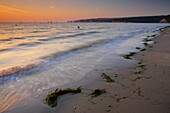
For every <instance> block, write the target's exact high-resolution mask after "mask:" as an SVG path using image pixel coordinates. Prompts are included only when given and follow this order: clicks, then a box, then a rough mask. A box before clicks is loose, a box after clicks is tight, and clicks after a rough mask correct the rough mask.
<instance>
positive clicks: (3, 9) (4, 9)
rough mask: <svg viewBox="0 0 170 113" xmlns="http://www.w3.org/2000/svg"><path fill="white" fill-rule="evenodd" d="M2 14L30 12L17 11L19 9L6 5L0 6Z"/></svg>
mask: <svg viewBox="0 0 170 113" xmlns="http://www.w3.org/2000/svg"><path fill="white" fill-rule="evenodd" d="M0 12H4V13H20V14H22V13H28V11H25V10H21V9H17V8H12V7H8V6H4V5H0Z"/></svg>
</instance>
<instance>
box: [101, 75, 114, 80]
mask: <svg viewBox="0 0 170 113" xmlns="http://www.w3.org/2000/svg"><path fill="white" fill-rule="evenodd" d="M101 76H102V77H103V79H105V80H106V82H115V81H114V80H113V79H111V78H110V76H108V75H107V74H106V73H102V75H101Z"/></svg>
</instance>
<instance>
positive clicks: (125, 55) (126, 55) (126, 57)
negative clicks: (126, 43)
mask: <svg viewBox="0 0 170 113" xmlns="http://www.w3.org/2000/svg"><path fill="white" fill-rule="evenodd" d="M135 54H136V52H130V53H129V54H124V55H123V57H124V58H125V59H131V58H130V57H131V56H133V55H135Z"/></svg>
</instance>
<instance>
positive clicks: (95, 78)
mask: <svg viewBox="0 0 170 113" xmlns="http://www.w3.org/2000/svg"><path fill="white" fill-rule="evenodd" d="M168 36H170V28H166V29H165V30H164V31H161V35H160V36H158V37H156V38H155V39H154V40H155V42H156V43H155V44H153V45H148V46H146V50H145V51H141V52H138V53H137V54H135V55H134V56H132V59H133V60H128V59H124V58H123V57H116V58H117V59H115V57H114V59H113V58H112V57H111V56H109V57H108V58H106V59H105V60H104V61H102V62H101V63H100V64H99V65H97V66H96V67H95V69H94V70H93V71H91V72H90V73H88V74H87V76H86V77H84V78H83V79H81V80H80V81H77V82H76V83H69V84H65V85H64V86H62V87H79V86H81V87H82V94H77V95H64V96H62V97H61V98H60V99H59V100H58V106H57V107H55V108H53V109H51V108H49V107H48V106H45V105H42V102H38V101H33V103H30V104H29V105H28V106H24V107H22V108H19V109H15V110H13V113H15V112H16V113H22V112H23V111H24V112H26V113H27V112H37V113H46V112H50V113H53V112H54V113H55V112H57V113H95V112H96V113H105V112H111V113H113V112H119V113H123V112H130V113H136V112H139V113H140V112H141V113H143V112H144V113H165V112H166V113H168V112H169V111H170V107H169V101H168V100H170V88H169V87H168V86H169V85H170V83H169V82H168V80H169V78H170V77H168V74H169V73H170V71H168V70H169V69H170V62H168V61H170V54H169V53H170V49H168V46H169V45H170V41H169V40H168ZM117 60H122V62H120V63H119V66H118V67H119V68H117V69H115V68H114V67H113V66H114V65H113V64H114V63H116V62H117ZM125 64H126V65H125ZM113 69H114V70H113ZM102 73H106V74H107V75H109V76H110V77H111V78H112V79H113V80H114V81H115V82H114V83H108V82H106V81H105V80H103V78H102V77H101V74H102ZM96 88H100V89H105V90H106V94H102V95H100V96H98V97H96V98H91V97H90V96H89V94H90V92H92V91H93V90H94V89H96ZM40 98H42V100H43V98H44V95H42V96H41V97H40Z"/></svg>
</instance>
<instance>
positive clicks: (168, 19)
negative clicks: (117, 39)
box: [68, 15, 170, 23]
mask: <svg viewBox="0 0 170 113" xmlns="http://www.w3.org/2000/svg"><path fill="white" fill-rule="evenodd" d="M68 22H69V23H71V22H84V23H86V22H95V23H101V22H109V23H111V22H113V23H170V15H159V16H138V17H122V18H91V19H80V20H74V21H68Z"/></svg>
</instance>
